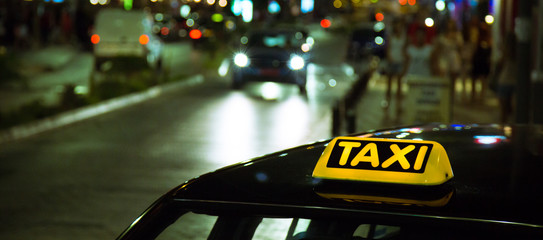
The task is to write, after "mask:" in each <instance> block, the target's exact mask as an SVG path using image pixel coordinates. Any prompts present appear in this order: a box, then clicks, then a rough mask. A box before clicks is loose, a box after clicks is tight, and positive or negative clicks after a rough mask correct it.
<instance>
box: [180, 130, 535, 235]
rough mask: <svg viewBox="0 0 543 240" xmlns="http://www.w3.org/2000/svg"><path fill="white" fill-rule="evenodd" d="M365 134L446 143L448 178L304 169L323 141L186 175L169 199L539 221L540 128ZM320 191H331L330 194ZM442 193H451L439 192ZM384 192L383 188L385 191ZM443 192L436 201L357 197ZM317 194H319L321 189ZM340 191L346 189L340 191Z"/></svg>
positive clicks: (312, 162) (426, 196)
mask: <svg viewBox="0 0 543 240" xmlns="http://www.w3.org/2000/svg"><path fill="white" fill-rule="evenodd" d="M355 136H363V137H369V138H389V139H391V138H392V139H424V140H432V141H436V142H439V143H440V144H442V145H443V147H444V148H445V150H446V151H447V154H448V157H449V159H450V163H451V166H452V169H453V171H454V178H452V179H451V180H450V181H448V182H447V183H445V184H443V185H441V186H420V187H419V186H404V185H397V184H379V183H371V184H367V183H360V182H353V181H341V180H326V179H318V178H314V177H312V172H313V170H314V168H315V164H316V163H317V161H318V160H319V157H320V156H321V154H322V153H323V150H324V149H325V146H326V144H327V143H328V142H329V141H323V142H318V143H314V144H309V145H304V146H300V147H297V148H292V149H289V150H286V151H281V152H277V153H273V154H270V155H267V156H263V157H260V158H256V159H254V160H251V161H248V162H244V163H240V164H236V165H233V166H229V167H226V168H223V169H220V170H217V171H215V172H212V173H209V174H206V175H203V176H201V177H199V178H197V179H194V180H191V181H189V182H187V183H186V184H184V185H182V186H180V187H179V188H178V189H176V190H174V191H172V193H173V198H174V199H177V200H209V201H220V202H245V203H253V204H255V203H256V204H275V205H290V206H316V207H329V208H336V209H369V210H372V209H373V210H378V211H381V212H390V213H396V214H415V213H416V214H420V215H423V216H428V217H436V216H438V217H449V218H457V219H472V220H476V221H496V222H507V223H511V224H521V225H527V226H534V227H543V217H541V215H542V214H543V207H541V203H542V202H543V191H541V185H543V178H542V176H543V175H542V173H543V145H542V143H543V141H542V140H543V134H542V129H541V128H540V129H538V130H535V129H534V128H533V127H528V126H500V125H484V126H479V125H476V124H475V125H443V124H441V125H439V124H436V125H428V126H421V127H409V128H401V129H391V130H385V131H379V132H373V133H367V134H358V135H355ZM322 193H335V194H336V195H335V196H340V197H335V198H329V197H326V195H325V194H322ZM449 193H450V195H451V196H447V195H448V194H449ZM387 194H388V195H387ZM357 195H370V196H384V195H387V198H385V199H418V200H420V201H422V202H424V201H425V200H428V201H431V200H435V199H438V200H439V199H444V200H442V201H441V202H442V204H438V206H431V204H430V205H429V206H421V205H420V204H409V201H407V202H406V204H402V201H401V200H399V201H398V202H396V203H392V204H390V203H387V201H386V200H383V201H380V200H379V201H378V200H373V201H372V200H370V201H368V200H364V201H362V200H360V201H358V200H357V198H356V197H348V196H357ZM323 196H324V197H323ZM341 196H346V197H343V198H342V197H341Z"/></svg>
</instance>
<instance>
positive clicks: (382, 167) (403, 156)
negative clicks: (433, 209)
mask: <svg viewBox="0 0 543 240" xmlns="http://www.w3.org/2000/svg"><path fill="white" fill-rule="evenodd" d="M313 177H315V178H325V179H338V180H355V181H369V182H385V183H399V184H415V185H438V184H442V183H444V182H446V181H447V180H449V179H451V178H452V177H453V173H452V169H451V165H450V163H449V158H448V156H447V153H446V152H445V149H444V148H443V146H441V145H440V144H439V143H437V142H432V141H420V140H397V139H377V138H357V137H338V138H335V139H334V140H332V141H331V142H330V143H329V144H328V146H327V147H326V149H325V150H324V152H323V154H322V156H321V157H320V159H319V161H318V162H317V165H316V166H315V169H314V171H313Z"/></svg>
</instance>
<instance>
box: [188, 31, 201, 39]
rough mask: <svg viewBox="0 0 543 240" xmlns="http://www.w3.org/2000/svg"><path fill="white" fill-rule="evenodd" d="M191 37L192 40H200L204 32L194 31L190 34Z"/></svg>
mask: <svg viewBox="0 0 543 240" xmlns="http://www.w3.org/2000/svg"><path fill="white" fill-rule="evenodd" d="M189 37H190V38H192V39H200V38H201V37H202V32H201V31H200V30H198V29H192V30H190V32H189Z"/></svg>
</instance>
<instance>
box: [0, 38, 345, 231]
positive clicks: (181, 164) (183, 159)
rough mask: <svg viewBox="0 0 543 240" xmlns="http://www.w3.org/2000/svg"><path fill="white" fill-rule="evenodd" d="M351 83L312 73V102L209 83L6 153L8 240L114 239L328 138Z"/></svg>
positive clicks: (318, 68) (334, 73) (330, 71)
mask: <svg viewBox="0 0 543 240" xmlns="http://www.w3.org/2000/svg"><path fill="white" fill-rule="evenodd" d="M344 40H345V39H341V38H339V39H334V40H333V41H332V40H331V41H328V43H327V41H323V42H321V43H320V44H321V46H320V47H321V50H318V49H316V51H317V52H318V51H325V52H326V51H328V52H329V54H328V56H333V54H335V55H336V59H338V60H339V59H341V58H342V55H341V54H343V53H341V52H339V51H335V52H334V53H332V52H333V51H332V50H330V48H329V46H327V45H326V44H331V43H334V42H335V43H337V41H344ZM317 46H318V45H317ZM318 54H324V53H317V54H316V55H317V56H318ZM330 59H331V58H327V61H330ZM332 59H333V58H332ZM316 62H317V63H318V62H319V61H318V59H317V60H316ZM349 75H352V68H350V67H348V66H347V65H346V64H340V63H336V64H326V65H318V64H315V65H311V66H310V68H309V76H308V81H309V82H308V93H307V96H303V95H300V94H299V92H298V89H297V88H296V86H293V85H278V84H273V83H252V84H247V85H246V86H245V88H243V89H242V90H239V91H233V90H231V88H230V85H231V82H230V79H229V78H228V77H224V78H222V77H218V76H216V77H213V76H211V77H207V78H206V79H204V81H203V83H202V84H199V85H196V86H189V87H185V88H182V89H179V90H175V91H173V92H169V93H167V94H163V95H161V96H160V97H158V98H155V99H152V100H150V101H147V102H144V103H141V104H138V105H135V106H132V107H128V108H125V109H121V110H118V111H116V112H112V113H108V114H105V115H102V116H98V117H95V118H92V119H88V120H85V121H82V122H79V123H75V124H72V125H69V126H66V127H63V128H60V129H56V130H52V131H49V132H45V133H43V134H40V135H37V136H33V137H30V138H27V139H23V140H19V141H15V142H11V143H7V144H3V145H2V146H1V147H0V159H2V160H3V164H2V167H1V168H0V182H1V184H2V185H3V186H5V187H4V188H2V191H1V193H0V195H2V196H4V197H2V198H0V204H1V206H2V207H1V210H0V211H1V212H2V213H4V214H2V215H1V219H0V221H1V222H2V223H3V224H2V227H1V230H0V238H2V239H30V238H33V239H111V238H114V237H116V236H117V235H118V234H119V233H120V232H121V231H122V230H123V229H124V228H125V227H127V226H128V224H129V223H130V222H132V221H133V220H134V219H135V218H136V217H137V216H138V215H139V214H140V213H141V212H142V211H143V210H144V209H145V208H146V207H147V206H148V205H149V204H151V203H152V202H153V201H154V200H156V199H157V198H158V197H159V196H160V195H162V194H163V193H165V192H166V191H168V190H169V189H171V188H173V187H175V186H177V185H179V184H181V183H183V182H184V181H186V180H189V179H191V178H193V177H196V176H198V175H201V174H203V173H206V172H208V171H212V170H214V169H217V168H220V167H223V166H226V165H229V164H232V163H236V162H240V161H244V160H248V159H250V158H253V157H256V156H259V155H262V154H267V153H271V152H274V151H278V150H282V149H285V148H289V147H294V146H297V145H299V144H304V143H309V142H313V141H317V140H319V139H323V138H328V137H330V124H331V123H330V121H331V117H330V115H331V113H330V111H331V106H332V104H333V103H334V101H335V99H337V98H338V97H339V96H341V95H342V94H344V92H345V91H346V89H347V88H348V87H349V86H350V83H351V81H352V80H353V78H354V76H349ZM332 79H333V80H334V83H335V84H336V85H334V86H335V87H331V86H330V80H332ZM323 90H325V91H323ZM266 99H271V100H266ZM7 196H9V197H7Z"/></svg>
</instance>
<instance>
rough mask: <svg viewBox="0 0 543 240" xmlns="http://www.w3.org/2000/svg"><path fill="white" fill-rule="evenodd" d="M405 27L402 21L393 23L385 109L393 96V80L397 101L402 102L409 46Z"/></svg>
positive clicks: (388, 52) (389, 46)
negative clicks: (407, 46)
mask: <svg viewBox="0 0 543 240" xmlns="http://www.w3.org/2000/svg"><path fill="white" fill-rule="evenodd" d="M404 29H405V26H404V23H403V21H402V19H395V20H394V21H393V23H392V32H391V34H390V35H389V38H388V44H387V48H386V60H387V69H386V76H387V91H386V100H385V102H384V104H383V106H384V107H385V109H388V107H389V105H390V101H391V95H392V93H391V92H392V85H393V83H392V82H393V79H394V78H395V79H396V100H397V101H398V102H400V101H401V98H402V77H403V73H404V72H405V70H404V68H405V64H404V61H405V60H404V58H405V56H404V49H405V48H406V44H407V40H406V39H407V36H406V32H405V30H404Z"/></svg>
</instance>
